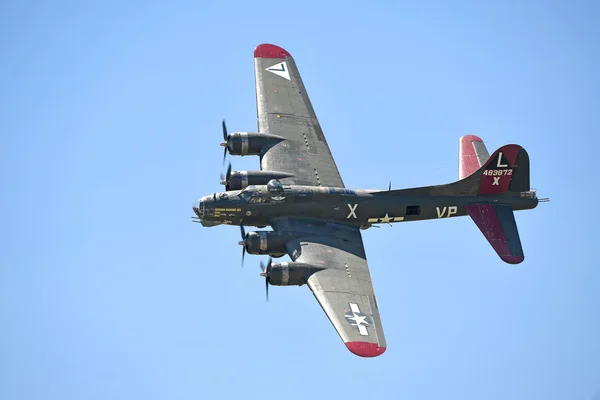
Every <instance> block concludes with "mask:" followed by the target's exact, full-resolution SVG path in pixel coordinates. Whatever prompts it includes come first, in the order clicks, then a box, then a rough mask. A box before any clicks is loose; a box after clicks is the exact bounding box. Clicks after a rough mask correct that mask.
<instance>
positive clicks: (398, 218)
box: [367, 213, 404, 224]
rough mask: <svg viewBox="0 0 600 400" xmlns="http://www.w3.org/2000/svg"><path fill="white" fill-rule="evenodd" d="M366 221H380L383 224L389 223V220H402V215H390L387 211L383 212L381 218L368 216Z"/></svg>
mask: <svg viewBox="0 0 600 400" xmlns="http://www.w3.org/2000/svg"><path fill="white" fill-rule="evenodd" d="M367 221H368V222H371V223H379V222H382V223H384V224H389V223H390V222H400V221H404V217H390V215H389V213H385V216H384V217H383V218H369V219H368V220H367Z"/></svg>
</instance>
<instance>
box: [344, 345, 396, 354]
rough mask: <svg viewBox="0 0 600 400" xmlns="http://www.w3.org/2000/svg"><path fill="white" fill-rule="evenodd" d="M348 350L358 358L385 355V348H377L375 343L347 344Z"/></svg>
mask: <svg viewBox="0 0 600 400" xmlns="http://www.w3.org/2000/svg"><path fill="white" fill-rule="evenodd" d="M346 347H348V350H350V351H351V352H353V353H354V354H356V355H357V356H360V357H377V356H380V355H382V354H383V353H385V349H386V348H385V347H379V345H378V344H377V343H369V342H347V343H346Z"/></svg>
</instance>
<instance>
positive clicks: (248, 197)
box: [240, 192, 252, 201]
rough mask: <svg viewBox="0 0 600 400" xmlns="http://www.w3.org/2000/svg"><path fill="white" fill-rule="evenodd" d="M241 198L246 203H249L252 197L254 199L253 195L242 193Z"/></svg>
mask: <svg viewBox="0 0 600 400" xmlns="http://www.w3.org/2000/svg"><path fill="white" fill-rule="evenodd" d="M240 197H241V198H242V199H244V201H248V200H250V197H252V193H250V192H241V193H240Z"/></svg>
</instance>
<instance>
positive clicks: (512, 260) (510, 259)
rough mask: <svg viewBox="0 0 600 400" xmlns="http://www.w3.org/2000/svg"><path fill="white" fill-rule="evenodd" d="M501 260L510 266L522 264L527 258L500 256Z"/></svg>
mask: <svg viewBox="0 0 600 400" xmlns="http://www.w3.org/2000/svg"><path fill="white" fill-rule="evenodd" d="M500 258H501V259H502V261H504V262H506V263H509V264H520V263H522V262H523V260H525V257H523V256H500Z"/></svg>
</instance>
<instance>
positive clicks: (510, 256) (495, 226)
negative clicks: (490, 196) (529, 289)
mask: <svg viewBox="0 0 600 400" xmlns="http://www.w3.org/2000/svg"><path fill="white" fill-rule="evenodd" d="M465 209H466V211H467V213H468V214H469V216H470V217H471V218H472V219H473V221H474V222H475V224H476V225H477V227H478V228H479V230H480V231H481V233H483V236H485V238H486V239H487V240H488V242H489V243H490V244H491V245H492V248H493V249H494V250H495V251H496V253H497V254H498V256H500V258H501V259H502V260H503V261H504V262H506V263H509V264H519V263H521V262H523V260H524V259H525V255H524V254H523V247H522V246H521V239H520V237H519V231H518V229H517V223H516V221H515V215H514V212H513V210H512V206H511V205H509V204H469V205H467V206H465Z"/></svg>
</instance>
